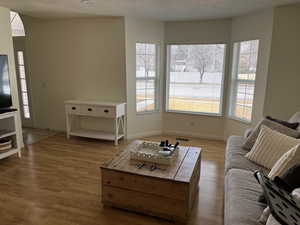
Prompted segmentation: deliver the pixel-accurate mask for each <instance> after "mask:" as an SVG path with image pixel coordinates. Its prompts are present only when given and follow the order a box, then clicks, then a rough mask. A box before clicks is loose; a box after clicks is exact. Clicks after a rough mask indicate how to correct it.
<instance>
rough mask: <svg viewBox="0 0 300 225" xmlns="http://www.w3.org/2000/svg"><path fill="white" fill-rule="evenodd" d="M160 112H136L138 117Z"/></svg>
mask: <svg viewBox="0 0 300 225" xmlns="http://www.w3.org/2000/svg"><path fill="white" fill-rule="evenodd" d="M159 112H160V111H159V110H153V111H145V112H136V115H137V116H143V115H151V114H156V113H159Z"/></svg>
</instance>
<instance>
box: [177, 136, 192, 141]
mask: <svg viewBox="0 0 300 225" xmlns="http://www.w3.org/2000/svg"><path fill="white" fill-rule="evenodd" d="M176 140H177V141H189V139H187V138H182V137H178V138H176Z"/></svg>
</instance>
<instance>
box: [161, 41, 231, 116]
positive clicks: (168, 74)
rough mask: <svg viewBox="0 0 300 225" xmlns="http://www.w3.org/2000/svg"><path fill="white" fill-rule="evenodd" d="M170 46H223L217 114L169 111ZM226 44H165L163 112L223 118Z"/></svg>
mask: <svg viewBox="0 0 300 225" xmlns="http://www.w3.org/2000/svg"><path fill="white" fill-rule="evenodd" d="M172 45H224V61H223V73H222V81H221V95H220V112H219V113H208V112H194V111H184V110H172V109H169V90H170V85H169V84H170V66H171V65H170V53H171V46H172ZM226 56H227V43H225V42H217V43H167V44H166V83H165V112H166V113H179V114H188V115H200V116H213V117H222V116H224V102H225V101H224V96H225V93H224V92H225V74H226V63H227V57H226Z"/></svg>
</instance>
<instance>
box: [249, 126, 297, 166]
mask: <svg viewBox="0 0 300 225" xmlns="http://www.w3.org/2000/svg"><path fill="white" fill-rule="evenodd" d="M297 144H300V139H296V138H292V137H289V136H286V135H284V134H282V133H279V132H277V131H275V130H272V129H270V128H268V127H266V126H264V125H262V126H261V130H260V133H259V135H258V137H257V140H256V142H255V144H254V146H253V148H252V149H251V151H250V152H248V153H247V154H246V157H247V158H248V159H249V160H251V161H253V162H255V163H257V164H259V165H261V166H263V167H265V168H268V169H271V168H272V167H273V166H274V165H275V163H276V162H277V161H278V160H279V159H280V157H281V156H282V155H283V154H284V153H286V152H287V151H288V150H290V149H291V148H293V147H295V146H296V145H297Z"/></svg>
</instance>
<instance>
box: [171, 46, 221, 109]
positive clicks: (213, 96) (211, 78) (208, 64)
mask: <svg viewBox="0 0 300 225" xmlns="http://www.w3.org/2000/svg"><path fill="white" fill-rule="evenodd" d="M224 57H225V45H224V44H216V45H214V44H212V45H170V46H169V62H170V65H169V84H168V87H169V89H168V97H169V98H168V110H169V111H181V112H196V113H214V114H218V113H221V101H222V99H221V98H222V85H223V72H224V71H223V70H224Z"/></svg>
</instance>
